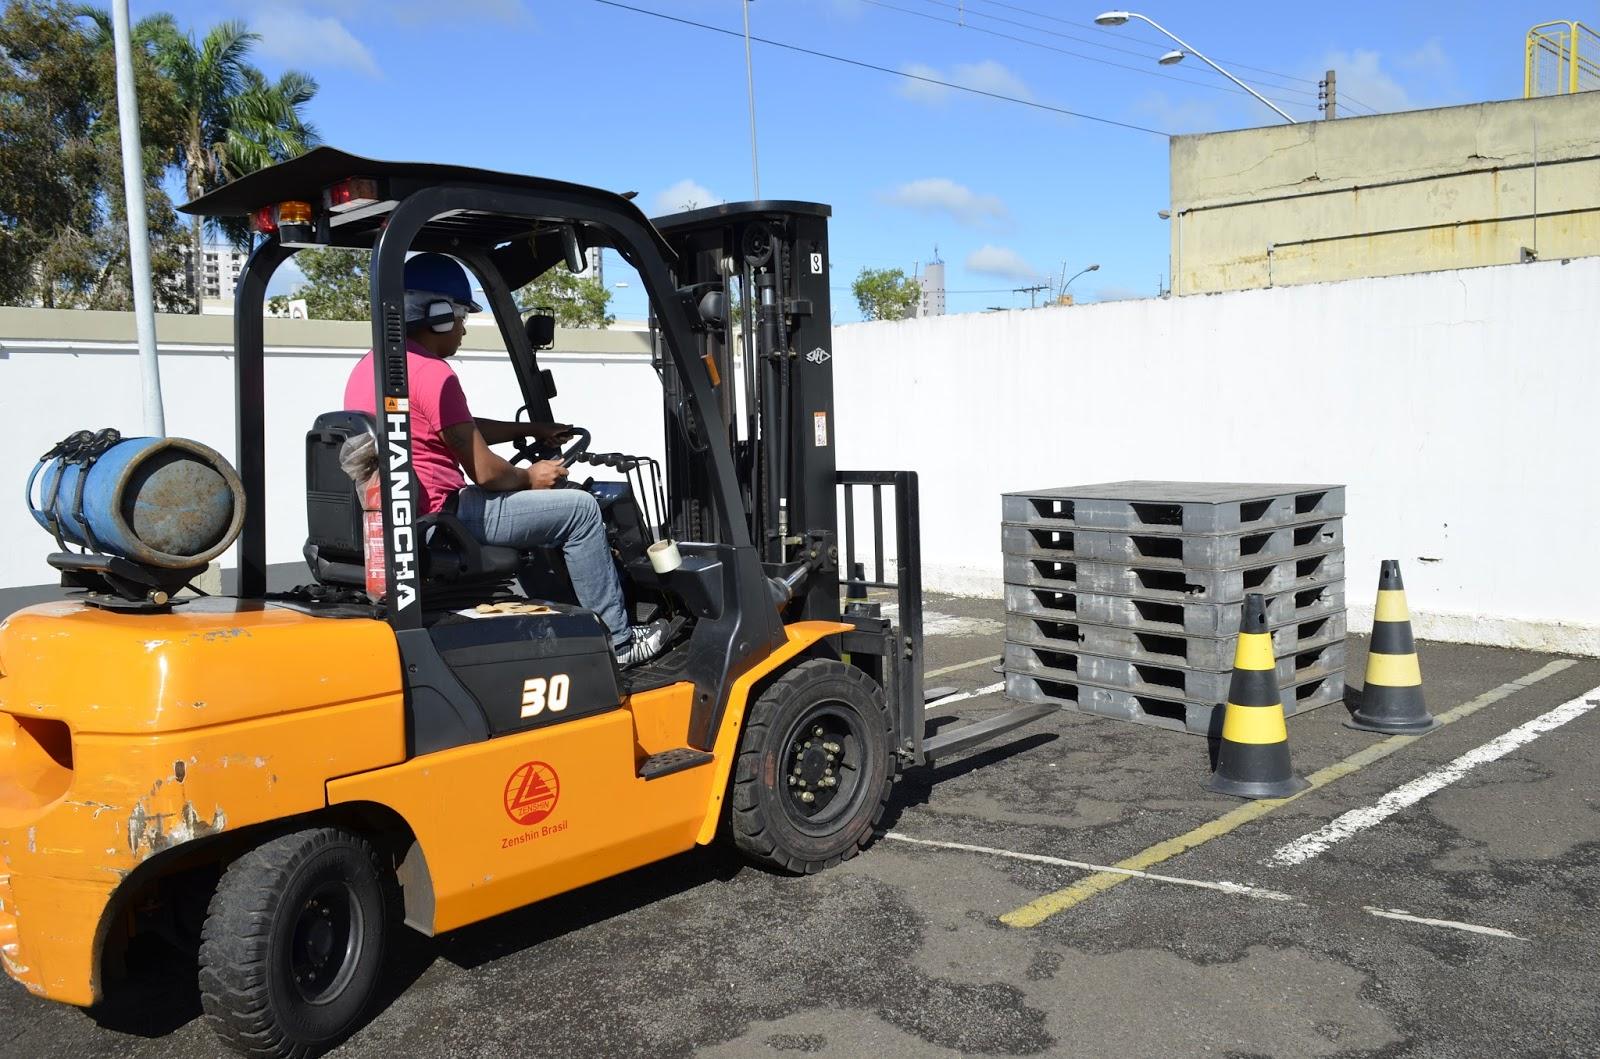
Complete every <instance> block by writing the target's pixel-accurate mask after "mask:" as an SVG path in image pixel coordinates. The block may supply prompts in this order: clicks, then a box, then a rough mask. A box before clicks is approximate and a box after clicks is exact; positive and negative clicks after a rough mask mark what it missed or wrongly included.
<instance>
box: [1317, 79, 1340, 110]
mask: <svg viewBox="0 0 1600 1059" xmlns="http://www.w3.org/2000/svg"><path fill="white" fill-rule="evenodd" d="M1336 77H1337V74H1336V72H1335V71H1333V70H1329V71H1328V73H1327V76H1325V77H1324V78H1323V79H1322V82H1321V83H1320V84H1318V85H1317V98H1318V99H1319V100H1321V101H1322V102H1320V103H1318V104H1317V109H1318V110H1320V111H1322V119H1323V120H1324V121H1328V120H1330V119H1333V118H1337V117H1338V116H1339V96H1338V85H1337V83H1336V81H1335V78H1336Z"/></svg>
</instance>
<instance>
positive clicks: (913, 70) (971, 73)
mask: <svg viewBox="0 0 1600 1059" xmlns="http://www.w3.org/2000/svg"><path fill="white" fill-rule="evenodd" d="M900 70H901V72H902V73H907V74H910V75H911V76H912V77H926V78H932V79H933V80H935V81H943V82H946V83H947V84H952V85H961V86H963V87H966V88H974V89H977V90H978V91H980V92H994V93H996V94H998V95H1003V96H1014V97H1016V98H1017V99H1028V100H1031V99H1033V93H1032V92H1031V91H1030V90H1029V89H1028V86H1027V85H1025V84H1023V82H1022V78H1020V77H1018V76H1017V75H1016V74H1014V73H1012V72H1011V71H1010V70H1009V69H1007V68H1006V67H1005V66H1004V65H1002V64H1000V63H997V62H995V61H994V60H993V59H985V60H984V61H983V62H981V63H960V64H958V65H956V66H955V67H953V68H952V69H951V70H950V72H949V73H945V72H944V71H942V70H940V69H939V68H937V67H934V66H929V65H927V64H926V63H908V64H907V65H905V66H902V67H901V68H900ZM895 91H896V92H898V93H899V94H900V95H901V96H902V97H904V98H906V99H909V100H911V101H912V102H914V103H943V102H945V101H946V100H947V99H949V98H950V95H951V92H952V90H951V89H950V88H947V87H945V85H944V84H937V85H936V84H930V83H929V82H928V81H914V80H910V79H907V80H903V81H901V82H900V83H899V84H898V85H897V86H895Z"/></svg>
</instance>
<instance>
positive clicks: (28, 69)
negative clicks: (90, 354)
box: [0, 0, 188, 311]
mask: <svg viewBox="0 0 1600 1059" xmlns="http://www.w3.org/2000/svg"><path fill="white" fill-rule="evenodd" d="M83 13H84V12H83V10H82V9H81V8H79V7H77V6H75V5H71V4H65V3H61V2H58V0H13V2H12V3H9V4H8V5H6V7H5V9H4V10H3V12H0V301H4V302H7V303H10V304H40V305H45V306H49V307H59V308H96V309H125V308H128V307H129V306H131V303H132V295H131V281H130V277H129V273H128V261H127V221H126V217H125V215H124V202H125V200H124V197H123V193H122V168H121V156H120V146H119V140H118V129H117V114H116V89H115V70H114V65H113V55H112V49H111V47H110V27H109V21H107V22H106V23H105V24H104V31H103V32H102V26H101V24H100V23H99V22H98V21H96V20H94V19H91V21H90V22H89V23H87V24H85V23H84V22H82V21H81V20H80V19H81V16H82V15H83ZM169 28H170V19H168V18H166V17H165V16H156V17H154V18H149V19H145V20H144V21H142V22H140V23H139V24H138V25H137V26H136V27H135V30H134V44H135V48H134V56H133V58H134V75H135V78H136V79H137V84H138V90H139V93H140V96H141V104H142V105H141V112H142V114H143V118H144V120H143V130H142V133H143V139H144V144H145V148H146V150H145V171H146V183H147V186H148V193H147V207H148V211H149V216H148V222H149V227H150V235H151V254H152V259H153V263H154V265H155V267H156V272H157V289H156V301H157V307H158V308H160V309H164V310H168V311H171V310H174V309H183V308H185V307H186V306H187V302H188V299H187V294H186V292H185V290H184V289H182V287H181V285H179V284H176V283H174V282H172V279H173V277H175V276H177V275H178V274H180V269H181V264H182V259H181V256H180V255H179V248H180V247H181V241H179V240H177V239H175V238H174V236H175V235H176V234H177V233H178V224H177V217H176V214H175V213H174V212H173V210H172V206H171V203H170V202H169V201H168V199H167V198H166V196H165V195H164V194H162V193H161V191H160V186H159V185H160V179H161V174H162V173H163V172H164V170H165V168H166V167H165V163H164V159H165V157H167V156H168V155H169V153H170V147H171V143H172V142H173V139H172V133H173V130H175V128H176V124H175V123H174V122H173V121H172V120H171V119H172V116H173V111H172V110H171V108H170V107H169V106H168V103H169V101H170V96H169V94H168V93H167V92H166V84H165V81H164V79H163V78H162V76H161V74H160V71H159V69H158V68H157V66H156V63H155V61H154V51H155V46H156V41H157V40H158V39H159V38H160V36H161V35H162V33H163V32H165V31H166V30H168V29H169ZM163 279H165V280H167V282H162V280H163Z"/></svg>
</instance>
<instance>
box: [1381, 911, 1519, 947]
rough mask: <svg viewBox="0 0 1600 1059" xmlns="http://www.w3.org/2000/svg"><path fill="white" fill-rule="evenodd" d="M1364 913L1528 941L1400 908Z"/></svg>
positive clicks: (1495, 930)
mask: <svg viewBox="0 0 1600 1059" xmlns="http://www.w3.org/2000/svg"><path fill="white" fill-rule="evenodd" d="M1362 911H1364V912H1366V913H1367V914H1368V915H1370V916H1378V917H1380V918H1382V919H1398V920H1401V921H1402V922H1405V923H1420V924H1422V925H1423V926H1425V927H1445V928H1448V929H1450V930H1464V931H1466V932H1467V933H1468V934H1483V935H1486V936H1488V937H1491V938H1509V939H1511V940H1512V941H1527V940H1528V939H1527V938H1525V937H1523V936H1522V935H1521V934H1513V933H1511V931H1509V930H1501V929H1500V928H1499V927H1484V926H1479V925H1478V924H1477V923H1462V922H1459V921H1457V920H1454V919H1429V918H1428V917H1427V916H1414V915H1412V914H1411V913H1410V912H1402V911H1400V910H1399V909H1398V908H1374V907H1372V906H1371V905H1367V906H1366V907H1365V908H1364V909H1362Z"/></svg>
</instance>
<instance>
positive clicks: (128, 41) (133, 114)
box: [111, 0, 200, 437]
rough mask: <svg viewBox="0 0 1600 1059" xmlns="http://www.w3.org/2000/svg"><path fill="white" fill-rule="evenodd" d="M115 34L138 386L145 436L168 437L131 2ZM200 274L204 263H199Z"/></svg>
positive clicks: (114, 10)
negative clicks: (129, 10) (162, 396)
mask: <svg viewBox="0 0 1600 1059" xmlns="http://www.w3.org/2000/svg"><path fill="white" fill-rule="evenodd" d="M111 34H112V37H113V40H114V43H115V46H116V58H117V122H118V131H119V132H120V133H121V136H122V191H123V194H124V196H125V200H126V202H127V209H128V268H129V274H130V277H131V279H132V281H133V320H134V332H135V333H136V334H137V335H138V336H139V382H140V386H141V389H142V390H143V391H144V431H145V433H146V434H149V435H151V436H152V437H165V436H166V434H167V419H166V414H165V412H164V411H163V409H162V407H161V364H160V362H159V361H158V360H157V359H156V307H155V297H154V295H153V294H152V293H151V289H150V230H149V226H148V218H147V216H146V214H145V206H144V147H143V142H142V140H141V139H140V136H139V96H138V90H137V89H136V88H135V86H134V80H133V29H132V27H131V25H130V19H129V17H128V0H111ZM194 266H195V269H196V270H197V272H196V274H197V275H198V269H199V268H200V262H198V261H196V262H195V263H194Z"/></svg>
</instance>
